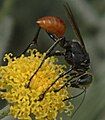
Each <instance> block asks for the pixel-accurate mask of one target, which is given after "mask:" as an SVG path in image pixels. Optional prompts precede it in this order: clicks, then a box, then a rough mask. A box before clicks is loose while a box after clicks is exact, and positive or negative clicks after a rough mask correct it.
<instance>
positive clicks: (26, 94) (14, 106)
mask: <svg viewBox="0 0 105 120" xmlns="http://www.w3.org/2000/svg"><path fill="white" fill-rule="evenodd" d="M42 58H43V55H42V54H40V53H39V52H37V51H36V50H30V55H29V56H27V57H25V56H24V55H22V56H21V57H19V58H15V57H14V58H11V57H10V54H9V55H6V56H5V59H7V60H8V64H7V66H1V67H0V79H1V80H0V89H6V90H7V91H6V92H0V97H1V98H2V99H6V100H7V101H8V102H9V103H10V105H11V106H10V114H11V115H13V116H14V117H15V118H18V119H21V120H31V117H30V114H33V115H34V116H35V118H36V119H37V120H55V119H56V117H57V114H58V113H59V112H62V111H64V110H67V109H68V108H69V111H70V112H71V111H72V109H73V105H72V104H71V103H69V104H68V102H66V101H65V102H64V101H63V100H64V99H65V98H67V97H68V96H69V97H70V96H71V93H69V94H68V91H67V89H66V87H65V88H63V89H62V90H60V91H59V92H56V93H55V92H54V91H53V90H54V89H57V88H59V87H60V86H62V85H63V83H64V81H65V80H66V77H62V78H60V79H59V80H58V82H57V83H56V84H55V85H54V86H53V87H51V89H50V90H49V91H47V93H46V94H45V96H44V99H43V100H41V101H38V99H39V95H40V94H41V93H43V92H44V91H45V90H46V88H48V86H49V85H50V84H51V83H52V82H53V81H54V80H55V79H56V77H57V76H58V75H59V74H60V73H61V72H64V66H62V65H58V64H56V61H57V59H56V58H54V57H49V58H47V59H46V60H45V62H44V64H43V65H42V67H41V68H40V69H39V71H38V72H37V74H36V75H35V76H34V77H33V79H32V81H31V83H30V88H26V87H25V85H26V83H28V82H29V79H30V77H31V76H32V75H33V73H34V71H35V70H36V69H37V68H38V66H39V64H40V62H41V60H42Z"/></svg>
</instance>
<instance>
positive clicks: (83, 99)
mask: <svg viewBox="0 0 105 120" xmlns="http://www.w3.org/2000/svg"><path fill="white" fill-rule="evenodd" d="M83 93H84V96H83V98H82V101H81V102H80V104H79V105H78V107H77V108H76V110H75V111H74V112H73V114H72V116H71V118H73V116H74V115H75V114H76V112H77V111H78V110H79V108H80V107H81V105H82V103H83V102H84V100H85V96H86V88H85V89H84V92H83Z"/></svg>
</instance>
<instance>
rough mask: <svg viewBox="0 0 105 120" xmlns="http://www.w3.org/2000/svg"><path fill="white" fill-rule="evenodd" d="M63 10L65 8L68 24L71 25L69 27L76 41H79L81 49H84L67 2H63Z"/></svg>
mask: <svg viewBox="0 0 105 120" xmlns="http://www.w3.org/2000/svg"><path fill="white" fill-rule="evenodd" d="M64 8H65V11H66V13H67V16H68V18H69V22H70V24H71V26H72V28H73V31H74V33H75V35H76V37H77V39H78V40H79V41H80V43H81V45H82V47H84V48H85V44H84V42H83V39H82V36H81V33H80V30H79V28H78V26H77V24H76V22H75V19H74V16H73V13H72V11H71V8H70V6H69V4H68V3H67V2H65V4H64Z"/></svg>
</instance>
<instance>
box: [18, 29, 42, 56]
mask: <svg viewBox="0 0 105 120" xmlns="http://www.w3.org/2000/svg"><path fill="white" fill-rule="evenodd" d="M40 30H41V28H40V27H39V28H38V31H37V33H36V35H35V37H34V39H33V40H32V41H31V42H30V44H29V45H28V46H27V47H26V49H25V50H24V51H23V52H22V53H21V54H25V53H26V51H27V50H28V49H29V48H30V47H31V46H33V45H35V44H37V41H38V36H39V32H40ZM20 56H21V55H19V56H18V57H20Z"/></svg>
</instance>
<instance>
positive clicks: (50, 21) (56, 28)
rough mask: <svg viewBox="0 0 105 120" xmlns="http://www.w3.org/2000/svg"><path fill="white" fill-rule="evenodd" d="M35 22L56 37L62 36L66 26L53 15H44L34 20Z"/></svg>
mask: <svg viewBox="0 0 105 120" xmlns="http://www.w3.org/2000/svg"><path fill="white" fill-rule="evenodd" d="M36 23H37V24H38V25H39V26H40V27H41V28H43V29H44V30H46V31H47V32H48V33H51V34H54V35H56V36H57V37H63V36H64V33H65V30H66V26H65V23H64V22H63V20H61V19H60V18H59V17H55V16H45V17H42V18H40V19H38V20H37V21H36Z"/></svg>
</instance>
